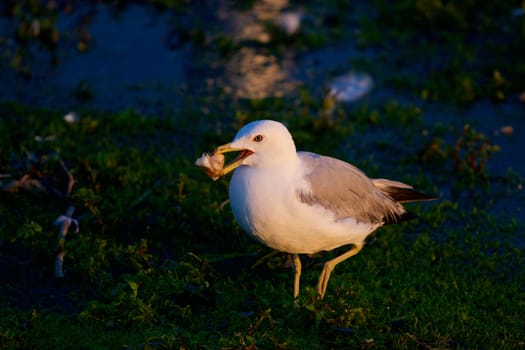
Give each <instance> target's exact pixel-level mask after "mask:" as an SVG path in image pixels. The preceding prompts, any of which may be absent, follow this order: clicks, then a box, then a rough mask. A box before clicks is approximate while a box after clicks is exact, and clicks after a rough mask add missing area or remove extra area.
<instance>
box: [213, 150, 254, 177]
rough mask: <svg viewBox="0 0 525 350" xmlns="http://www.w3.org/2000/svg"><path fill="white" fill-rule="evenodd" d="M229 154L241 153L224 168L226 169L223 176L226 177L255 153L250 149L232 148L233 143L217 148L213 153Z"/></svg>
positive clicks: (223, 170)
mask: <svg viewBox="0 0 525 350" xmlns="http://www.w3.org/2000/svg"><path fill="white" fill-rule="evenodd" d="M228 152H239V153H238V154H237V156H236V157H235V158H234V159H233V160H232V161H231V162H229V163H228V164H226V165H225V166H224V168H223V169H222V175H226V174H228V173H229V172H231V171H233V170H234V169H235V168H237V167H238V166H239V165H241V164H242V162H243V161H244V160H245V159H246V158H248V157H249V156H251V155H252V154H253V151H250V150H249V149H245V148H235V147H232V145H231V143H227V144H225V145H222V146H219V147H217V148H216V149H215V151H213V154H215V153H219V154H223V153H228Z"/></svg>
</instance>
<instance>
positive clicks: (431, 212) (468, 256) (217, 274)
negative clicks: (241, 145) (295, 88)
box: [0, 2, 525, 349]
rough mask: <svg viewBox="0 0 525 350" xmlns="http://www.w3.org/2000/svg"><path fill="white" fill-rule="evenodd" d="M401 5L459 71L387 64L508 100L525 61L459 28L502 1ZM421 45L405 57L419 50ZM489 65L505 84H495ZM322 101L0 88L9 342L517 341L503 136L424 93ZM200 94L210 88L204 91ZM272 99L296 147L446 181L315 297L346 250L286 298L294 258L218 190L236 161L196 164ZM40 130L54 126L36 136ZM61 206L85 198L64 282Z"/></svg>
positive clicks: (517, 300)
mask: <svg viewBox="0 0 525 350" xmlns="http://www.w3.org/2000/svg"><path fill="white" fill-rule="evenodd" d="M403 4H405V6H399V7H395V8H388V7H386V5H385V4H382V6H378V10H377V13H376V15H377V16H378V18H383V19H384V18H385V17H387V16H386V14H387V13H393V14H397V15H400V16H401V15H403V14H404V15H406V13H407V11H408V13H409V14H418V16H419V17H414V18H420V20H421V21H423V23H421V22H418V21H416V20H414V21H413V22H404V23H401V22H400V21H399V20H395V18H396V17H395V16H392V17H391V18H392V21H391V22H387V23H386V25H388V26H389V27H388V28H390V29H391V30H392V31H396V30H397V31H399V32H398V35H397V36H396V38H398V39H399V38H401V39H400V42H403V40H408V41H410V39H409V38H411V37H413V34H412V36H411V34H410V33H414V32H417V31H419V30H421V28H422V27H423V28H427V27H432V26H437V27H439V26H442V27H447V28H448V30H449V31H448V32H439V33H440V35H437V34H436V33H432V32H431V33H429V34H428V35H429V37H431V38H434V36H436V35H437V36H438V38H437V39H436V38H434V39H436V40H435V41H433V42H437V43H438V44H439V45H453V46H454V47H457V48H458V51H453V54H452V57H453V58H455V59H451V60H450V61H447V63H449V64H447V65H446V66H445V68H443V66H440V67H439V69H444V71H446V72H451V74H452V75H451V76H452V77H454V78H453V79H452V82H454V81H455V82H456V83H455V84H452V85H449V84H450V83H451V81H449V80H447V79H443V77H442V75H440V74H438V73H439V70H438V68H436V73H435V74H432V70H431V71H430V73H429V75H428V79H421V81H419V80H418V79H416V78H414V79H408V80H407V79H406V78H404V79H400V78H399V76H398V78H397V79H396V78H395V77H394V76H393V75H392V76H389V77H387V80H388V82H390V83H396V82H397V83H398V88H400V89H403V90H404V91H410V92H412V93H414V94H416V95H419V96H421V97H423V98H426V99H431V100H436V101H440V100H446V101H453V102H457V103H460V104H462V103H469V102H472V101H476V100H477V99H479V98H492V99H494V100H496V101H504V100H506V99H507V98H508V96H513V95H516V94H517V93H519V92H520V91H522V89H523V81H525V80H520V77H523V76H524V70H523V63H520V62H518V60H517V59H515V60H513V59H510V58H509V60H508V61H507V64H506V65H504V64H503V63H502V61H501V57H500V56H498V57H493V60H484V61H481V60H480V61H477V60H476V62H474V63H472V65H470V66H468V67H465V66H463V65H460V64H459V63H458V62H459V61H461V59H462V57H463V56H460V54H461V53H465V52H467V51H468V52H473V51H475V50H479V49H480V47H479V46H478V44H479V43H472V45H471V42H470V41H468V40H467V39H466V38H470V35H471V34H472V33H471V28H470V27H468V26H467V27H465V26H464V25H463V23H464V21H466V20H467V17H469V16H471V15H472V16H474V17H476V16H481V18H482V19H483V18H485V20H484V21H482V22H481V23H482V24H483V25H481V26H480V27H476V29H475V31H479V32H480V33H485V32H489V33H492V34H494V35H495V36H497V35H499V34H501V33H499V32H497V31H496V29H495V28H496V27H497V24H499V23H500V22H497V21H495V23H492V22H491V21H490V19H491V17H490V16H488V17H484V16H483V14H487V13H491V12H493V13H497V14H501V13H504V11H503V10H502V9H500V8H499V7H498V6H496V5H494V6H493V7H486V8H485V7H483V8H481V9H480V12H479V13H481V14H482V15H476V16H475V15H474V14H471V15H466V14H468V13H470V12H469V11H473V13H474V4H470V3H469V2H465V4H470V5H469V6H466V5H465V8H461V9H458V8H456V7H453V5H452V4H451V5H448V6H444V5H442V6H444V7H442V8H431V9H430V10H432V11H433V12H432V11H430V10H429V8H426V7H424V6H423V5H422V4H423V2H415V3H412V2H403ZM378 5H381V4H379V3H378ZM427 5H428V6H431V5H432V6H438V5H439V3H437V2H436V3H432V4H427ZM332 6H333V5H332ZM505 10H506V8H505ZM388 11H390V12H388ZM432 13H434V14H439V15H435V16H431V14H432ZM422 14H423V15H426V17H424V16H423V17H421V15H422ZM421 18H422V19H421ZM447 18H448V20H450V18H452V19H454V22H453V24H454V26H452V27H451V26H450V23H449V22H447ZM469 18H470V17H469ZM476 18H477V17H476ZM443 21H444V22H443ZM469 23H470V22H469ZM520 23H521V22H519V23H517V24H516V23H514V24H512V23H511V24H510V26H511V28H515V27H514V26H516V28H518V29H521V32H520V31H517V32H513V33H514V35H515V36H514V37H512V38H509V39H508V40H509V42H510V44H509V45H507V46H504V45H501V46H498V45H496V46H498V47H499V50H503V51H504V50H511V49H512V48H513V47H514V48H517V49H519V47H518V46H512V45H516V42H521V43H523V41H524V37H525V32H524V31H523V30H524V28H523V27H522V26H521V27H520V25H521V24H520ZM362 25H363V28H365V29H366V28H369V27H367V26H369V24H367V23H366V21H364V22H363V24H362ZM431 25H432V26H431ZM401 29H403V30H401ZM332 30H333V29H332ZM513 30H514V29H513ZM407 33H408V34H407ZM443 33H445V34H447V33H448V35H445V34H443ZM452 34H455V35H452ZM378 35H384V33H378V32H377V31H376V30H372V29H371V28H369V29H368V30H363V32H362V34H361V36H362V40H363V45H377V41H376V40H377V37H378ZM520 40H521V41H520ZM458 43H463V44H464V45H465V47H466V49H462V50H460V49H459V46H458V45H459V44H458ZM466 43H468V44H466ZM438 44H436V45H438ZM511 44H512V45H511ZM423 46H424V45H422V46H421V47H423ZM481 46H483V45H481ZM467 49H468V50H467ZM522 49H523V46H521V50H522ZM414 50H416V51H410V55H408V58H411V57H416V53H419V54H420V55H423V57H424V53H423V51H422V50H420V51H417V47H415V48H414ZM469 50H470V51H469ZM503 53H504V54H506V55H507V56H505V57H517V56H512V55H510V53H509V52H508V51H504V52H503ZM458 55H459V56H458ZM467 56H468V55H467ZM418 57H419V56H418ZM408 58H407V59H408ZM421 60H422V61H423V59H421ZM487 62H488V63H487ZM480 67H481V68H483V69H478V68H480ZM496 69H497V70H498V72H500V75H501V76H502V77H503V76H505V77H506V78H505V79H504V81H505V84H503V83H502V84H501V85H498V83H496V81H500V80H499V78H498V79H496V78H495V75H494V74H495V73H494V71H495V70H496ZM511 71H513V72H514V73H515V74H514V75H512V74H510V73H507V72H511ZM462 79H466V80H462ZM462 81H471V83H468V82H467V83H464V84H463V83H461V82H462ZM407 82H408V83H407ZM458 82H459V83H458ZM500 82H501V81H500ZM469 84H470V85H469ZM520 84H521V85H520ZM451 86H454V87H458V86H459V87H461V88H459V90H453V89H452V88H451ZM325 102H326V101H325ZM325 102H323V101H322V99H320V98H316V97H314V96H310V95H309V94H308V93H307V89H304V90H303V92H302V93H301V94H299V96H293V97H287V98H282V99H267V100H264V101H259V100H252V101H242V102H234V101H229V102H228V103H227V106H228V108H227V110H228V111H229V112H228V113H227V115H228V116H227V117H225V114H224V112H223V111H222V110H220V109H214V108H211V109H210V110H211V112H209V113H208V114H206V115H204V114H202V113H201V112H200V111H199V110H197V109H194V108H191V107H185V108H184V109H183V110H181V112H180V114H179V115H175V116H173V118H170V119H164V118H155V117H148V118H145V117H142V116H140V115H137V114H135V113H132V112H129V111H122V112H120V113H116V114H112V115H108V114H105V113H102V112H93V111H83V112H81V113H80V114H81V116H82V118H81V119H80V120H79V121H77V122H75V123H68V122H66V121H64V119H63V114H64V113H63V111H59V110H49V109H48V110H41V109H38V110H37V109H34V108H30V107H27V106H20V105H18V104H16V103H2V104H0V117H1V119H0V174H2V177H1V178H0V181H1V183H2V187H3V189H4V190H5V191H4V192H3V193H2V194H1V196H0V282H1V285H2V288H1V292H0V347H1V348H5V349H30V348H31V349H49V348H54V349H70V348H82V349H104V348H107V349H114V348H124V349H165V348H179V349H194V348H205V349H208V348H209V349H216V348H224V349H256V348H260V349H266V348H280V349H323V348H328V349H329V348H333V349H356V348H358V349H359V348H361V349H370V348H380V349H381V348H398V349H405V348H409V349H472V348H473V349H479V348H481V349H515V348H523V347H525V324H524V323H525V321H524V320H525V314H524V311H523V310H524V309H525V298H524V294H525V290H524V285H525V274H524V272H523V263H524V255H523V246H524V243H523V230H524V228H525V227H524V223H523V222H522V221H521V220H520V219H519V218H517V217H515V216H513V214H512V213H513V211H512V210H511V209H514V208H508V210H501V205H500V206H498V205H499V204H500V203H501V202H503V203H505V202H506V201H509V202H510V203H514V202H513V201H512V200H514V201H515V200H516V198H518V199H521V198H522V196H521V197H520V196H519V195H518V197H516V193H515V192H516V191H517V190H516V189H519V188H520V186H522V184H523V178H522V174H521V175H520V174H516V173H513V172H510V171H509V173H508V175H507V176H504V177H502V178H501V177H498V178H495V177H494V176H491V174H490V173H488V172H487V171H486V169H485V168H484V166H483V165H484V164H486V163H490V161H491V155H492V153H493V152H496V151H497V145H496V144H495V143H494V142H493V138H492V136H491V135H484V134H482V133H480V132H479V131H477V130H475V129H473V128H467V129H464V128H463V124H462V123H461V124H460V125H459V126H457V125H455V124H454V125H450V126H449V125H444V124H443V123H442V122H437V121H429V120H428V118H425V110H424V109H423V110H422V109H421V108H419V107H415V106H413V105H411V104H408V103H404V104H402V103H385V104H383V105H380V106H370V107H367V108H342V107H338V108H336V109H335V112H333V113H329V115H330V118H328V117H326V116H327V115H328V113H327V111H326V108H327V106H326V103H325ZM199 103H213V101H211V102H210V101H209V100H207V101H195V104H194V105H199ZM221 103H224V101H221ZM215 111H217V112H215ZM516 113H519V111H517V112H516ZM233 116H234V117H233ZM323 116H324V117H323ZM268 117H273V118H276V119H279V120H281V121H284V122H286V123H287V124H288V125H289V127H290V129H291V130H292V132H293V134H294V136H295V139H296V143H297V144H298V148H300V149H305V150H311V151H315V152H318V153H324V154H329V155H332V156H335V157H339V158H344V159H346V160H348V161H351V162H352V163H354V164H356V165H357V166H359V167H361V168H363V169H364V170H365V171H366V172H367V173H368V174H369V175H370V176H384V177H390V178H394V179H397V180H401V181H404V182H407V183H410V184H413V185H414V186H416V187H417V188H418V189H421V190H423V191H425V192H428V193H435V194H437V195H439V196H440V200H439V201H437V202H433V203H425V204H422V205H411V206H410V209H411V210H412V211H414V212H415V213H416V214H418V215H419V219H418V220H415V221H411V222H407V223H404V224H402V225H397V226H388V227H385V228H382V229H381V230H379V231H378V233H377V235H376V236H374V237H372V238H371V239H370V242H369V244H368V245H367V247H365V249H364V250H363V251H362V252H361V253H360V254H358V255H357V256H356V257H354V258H352V259H350V260H348V261H346V262H344V263H343V264H341V265H340V266H338V267H337V269H336V271H335V272H334V274H333V275H332V278H331V280H330V283H329V286H328V290H327V295H326V298H325V300H323V301H318V300H316V296H315V291H314V288H313V286H314V285H315V283H316V279H317V276H318V273H319V271H320V268H321V266H322V263H323V261H325V260H326V259H327V258H329V257H330V256H333V255H334V254H336V253H335V252H333V253H326V254H320V255H319V256H313V257H303V268H304V269H303V279H302V290H301V296H300V299H299V304H300V308H296V307H295V305H294V302H293V300H292V297H291V294H292V273H291V270H290V263H289V261H288V259H287V256H286V255H285V254H278V253H273V252H272V251H271V250H268V249H266V248H265V247H263V246H261V245H259V244H257V243H254V242H252V241H250V240H249V239H248V238H247V237H246V236H245V234H244V233H243V232H241V231H240V229H239V228H238V226H237V225H236V224H235V223H234V221H233V218H232V215H231V213H230V210H229V207H228V205H224V201H225V200H226V199H227V186H228V179H221V180H219V181H217V182H212V181H210V180H209V179H208V178H206V177H205V176H204V175H203V174H202V173H201V172H200V171H199V169H197V168H196V167H195V166H194V165H193V160H194V159H195V158H196V157H198V156H199V155H200V153H201V152H202V151H209V150H211V149H212V148H213V147H214V146H216V145H218V144H222V143H224V142H226V141H229V140H230V139H231V137H232V136H233V135H234V133H235V131H236V130H237V129H238V128H239V127H240V126H241V125H242V124H243V123H245V122H246V121H247V120H253V119H261V118H268ZM47 136H52V138H50V139H48V141H45V140H44V141H41V140H42V139H45V138H46V137H47ZM400 143H402V146H400ZM352 152H353V153H352ZM62 162H63V164H64V166H65V167H66V168H67V169H68V170H69V172H70V174H71V175H72V176H73V178H74V179H75V186H74V187H73V190H72V192H71V193H70V195H66V196H63V195H57V194H56V193H55V192H56V191H55V190H58V191H59V192H60V193H65V192H66V191H65V189H66V188H67V181H68V178H67V176H66V172H65V171H64V168H63V167H62ZM25 174H30V175H31V179H33V180H36V181H35V182H32V183H30V182H26V184H32V185H33V187H31V188H30V189H23V188H20V187H16V186H13V183H12V181H13V180H19V179H21V178H22V177H23V176H24V175H25ZM7 175H9V176H7ZM26 179H27V178H26ZM36 185H39V186H40V185H41V187H39V188H35V186H36ZM7 190H8V191H7ZM68 206H74V207H75V213H74V218H76V219H77V220H78V221H79V227H80V230H79V232H78V233H73V231H72V230H71V232H70V233H69V234H68V236H67V237H66V241H65V248H66V255H65V260H64V266H65V269H66V277H65V278H64V279H63V280H55V279H54V278H53V264H54V256H55V252H56V247H57V233H58V228H57V227H55V226H53V225H52V224H53V222H54V220H55V219H56V218H57V217H58V216H59V215H61V214H63V213H64V212H65V211H66V209H67V207H68ZM521 206H522V204H521ZM503 208H505V206H504V205H503Z"/></svg>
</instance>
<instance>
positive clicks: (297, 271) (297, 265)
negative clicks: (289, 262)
mask: <svg viewBox="0 0 525 350" xmlns="http://www.w3.org/2000/svg"><path fill="white" fill-rule="evenodd" d="M293 271H294V275H295V276H294V283H293V298H294V299H297V297H298V296H299V286H300V284H301V259H300V258H299V254H294V255H293Z"/></svg>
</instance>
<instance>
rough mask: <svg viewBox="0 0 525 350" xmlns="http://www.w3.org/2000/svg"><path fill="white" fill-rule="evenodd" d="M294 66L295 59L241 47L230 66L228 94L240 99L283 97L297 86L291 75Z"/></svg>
mask: <svg viewBox="0 0 525 350" xmlns="http://www.w3.org/2000/svg"><path fill="white" fill-rule="evenodd" d="M290 56H291V55H290ZM293 67H294V62H293V59H292V57H288V58H286V57H285V58H281V59H277V58H276V57H275V56H273V55H271V54H268V53H264V52H258V51H257V50H256V49H254V48H250V47H244V48H241V49H240V50H239V51H238V52H237V53H236V54H235V55H234V56H233V57H232V58H231V59H230V60H229V62H228V63H227V64H226V67H225V68H226V70H225V76H224V84H225V91H226V92H227V93H230V94H232V95H233V96H234V97H238V98H259V99H262V98H266V97H279V96H283V95H285V94H287V93H289V92H291V91H293V90H294V89H295V88H296V87H297V84H298V82H296V81H293V80H292V78H291V74H290V72H291V69H292V68H293Z"/></svg>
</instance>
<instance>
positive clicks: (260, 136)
mask: <svg viewBox="0 0 525 350" xmlns="http://www.w3.org/2000/svg"><path fill="white" fill-rule="evenodd" d="M263 138H264V137H263V136H262V135H257V136H255V137H254V138H253V141H255V142H261V141H262V140H263Z"/></svg>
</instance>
